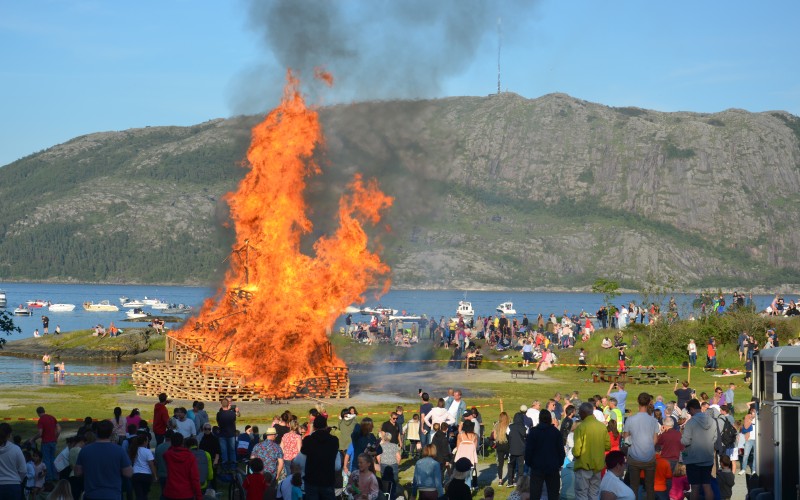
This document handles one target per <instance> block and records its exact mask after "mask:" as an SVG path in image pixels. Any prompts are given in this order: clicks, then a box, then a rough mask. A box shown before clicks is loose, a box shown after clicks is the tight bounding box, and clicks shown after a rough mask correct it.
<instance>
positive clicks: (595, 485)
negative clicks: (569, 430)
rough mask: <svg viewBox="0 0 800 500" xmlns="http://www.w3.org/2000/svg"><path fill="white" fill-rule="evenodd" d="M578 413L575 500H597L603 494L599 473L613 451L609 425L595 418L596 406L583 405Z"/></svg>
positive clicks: (574, 450)
mask: <svg viewBox="0 0 800 500" xmlns="http://www.w3.org/2000/svg"><path fill="white" fill-rule="evenodd" d="M578 414H579V415H580V417H581V423H580V425H578V427H577V428H576V429H575V432H574V436H573V438H574V442H575V446H574V447H573V448H572V455H573V456H574V457H575V462H574V466H573V467H574V469H575V499H576V500H589V499H590V498H591V499H592V500H594V499H596V498H597V497H598V496H599V494H600V473H601V471H602V470H603V468H604V467H605V454H606V452H607V451H609V450H611V438H610V437H609V436H608V430H607V429H606V426H605V425H603V424H602V422H600V421H598V420H597V419H596V418H595V417H594V405H592V404H591V403H588V402H587V403H582V404H581V406H580V408H579V409H578Z"/></svg>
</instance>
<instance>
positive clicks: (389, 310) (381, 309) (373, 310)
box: [361, 306, 399, 316]
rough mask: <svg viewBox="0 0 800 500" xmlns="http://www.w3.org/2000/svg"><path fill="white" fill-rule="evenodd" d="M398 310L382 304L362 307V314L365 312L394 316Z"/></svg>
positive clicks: (372, 314) (367, 314) (368, 314)
mask: <svg viewBox="0 0 800 500" xmlns="http://www.w3.org/2000/svg"><path fill="white" fill-rule="evenodd" d="M398 312H399V311H398V310H397V309H392V308H389V307H382V306H378V307H365V308H364V309H361V314H363V315H365V316H374V315H376V314H377V315H378V316H393V315H395V314H397V313H398Z"/></svg>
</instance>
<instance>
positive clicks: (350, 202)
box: [174, 72, 392, 394]
mask: <svg viewBox="0 0 800 500" xmlns="http://www.w3.org/2000/svg"><path fill="white" fill-rule="evenodd" d="M287 80H288V81H287V85H286V87H285V89H284V94H283V99H282V100H281V103H280V105H279V106H278V107H277V108H276V109H274V110H273V111H272V112H270V113H269V115H267V117H266V118H265V119H264V121H263V122H262V123H260V124H258V125H256V126H255V127H254V128H253V139H252V143H251V145H250V149H249V150H248V153H247V159H248V163H249V167H250V171H249V172H248V173H247V175H246V176H245V178H244V179H243V180H242V181H241V183H240V184H239V187H238V190H237V191H236V192H233V193H229V194H228V195H227V196H226V199H227V202H228V204H229V205H230V212H231V219H232V221H233V224H234V226H235V230H236V243H235V244H234V247H233V253H232V254H231V259H230V261H231V266H230V268H229V269H228V271H227V272H226V275H225V280H224V284H223V286H222V288H221V289H220V290H219V292H218V293H217V296H216V297H215V298H213V299H208V300H206V302H205V303H204V304H203V306H202V307H201V309H200V311H199V313H198V315H197V316H196V317H194V318H191V319H190V320H188V321H187V323H186V325H185V326H184V327H183V328H181V329H180V330H178V331H176V332H175V334H174V335H175V336H176V337H178V338H182V339H194V340H198V339H201V340H202V341H203V342H202V350H203V352H204V353H205V354H206V356H204V362H206V363H208V364H214V365H226V366H230V367H233V368H236V369H238V370H239V371H241V372H242V373H244V374H245V375H246V376H247V382H248V383H250V382H254V383H257V384H261V385H263V386H264V392H265V393H272V394H280V393H283V392H284V391H285V389H286V388H287V387H288V386H289V385H291V384H294V383H296V382H298V381H302V380H304V379H307V378H310V377H315V376H320V375H323V374H324V372H325V369H326V368H329V367H332V366H344V363H343V362H342V361H341V360H340V359H338V358H337V357H336V356H335V355H334V354H333V353H332V352H331V351H330V344H329V342H328V339H327V336H326V330H327V329H329V328H330V327H331V325H332V324H333V322H334V320H335V319H336V317H337V316H339V315H340V314H341V313H342V311H344V309H345V307H346V306H347V305H349V304H351V303H353V302H362V301H363V300H362V298H361V296H362V294H363V293H364V292H365V291H366V290H367V288H368V287H370V286H371V285H374V284H376V282H377V281H378V280H379V279H380V278H381V277H382V276H385V275H387V273H388V271H389V267H388V266H387V265H386V264H385V263H383V262H382V261H381V259H380V257H379V256H378V255H377V254H376V253H374V252H372V251H370V250H369V249H368V247H367V235H366V234H365V232H364V230H363V227H362V221H363V222H370V223H372V224H376V223H377V222H378V221H379V220H380V216H381V213H382V212H383V211H384V210H385V209H387V208H388V207H389V206H391V204H392V198H390V197H389V196H387V195H385V194H384V193H382V192H381V191H380V190H379V189H378V185H377V182H375V181H374V180H371V181H368V182H365V181H364V180H363V179H362V178H361V176H360V175H356V176H355V178H354V179H353V181H352V182H351V183H350V185H349V186H348V192H347V193H346V194H344V195H343V196H342V198H341V199H340V201H339V211H338V218H339V228H338V230H337V231H336V232H335V233H334V234H333V235H332V236H329V237H323V238H320V239H319V240H317V241H316V242H315V244H314V251H315V254H316V257H310V256H307V255H304V254H303V253H301V252H300V239H301V236H302V235H303V234H305V233H308V232H309V231H311V228H312V226H311V222H310V221H309V219H308V218H307V217H306V209H307V207H306V202H305V199H304V197H303V191H304V189H305V186H306V177H307V176H310V175H313V174H316V173H318V172H319V167H318V166H317V165H316V163H315V162H314V161H313V158H312V155H313V153H314V151H315V149H316V148H317V147H318V146H319V145H321V144H322V143H323V136H322V131H321V128H320V124H319V117H318V115H317V112H316V111H314V110H311V109H309V108H308V107H306V104H305V101H304V99H303V97H302V95H301V94H300V91H299V82H298V80H297V78H296V77H294V76H293V75H292V73H291V72H289V73H288V74H287ZM328 81H332V80H329V79H328ZM387 287H388V279H386V281H385V282H384V289H386V288H387Z"/></svg>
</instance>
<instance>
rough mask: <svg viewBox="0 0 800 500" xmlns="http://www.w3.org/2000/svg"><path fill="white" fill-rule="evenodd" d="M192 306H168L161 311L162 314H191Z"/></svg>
mask: <svg viewBox="0 0 800 500" xmlns="http://www.w3.org/2000/svg"><path fill="white" fill-rule="evenodd" d="M192 310H193V309H192V306H187V305H184V304H170V306H169V307H168V308H166V309H164V310H163V311H161V312H162V313H163V314H191V313H192Z"/></svg>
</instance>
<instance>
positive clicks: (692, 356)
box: [686, 339, 697, 366]
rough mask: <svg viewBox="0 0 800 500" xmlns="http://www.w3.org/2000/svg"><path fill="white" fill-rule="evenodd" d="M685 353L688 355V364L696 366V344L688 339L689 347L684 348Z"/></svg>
mask: <svg viewBox="0 0 800 500" xmlns="http://www.w3.org/2000/svg"><path fill="white" fill-rule="evenodd" d="M686 351H687V352H688V353H689V364H690V365H692V366H696V365H697V344H695V343H694V339H689V345H687V346H686Z"/></svg>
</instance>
